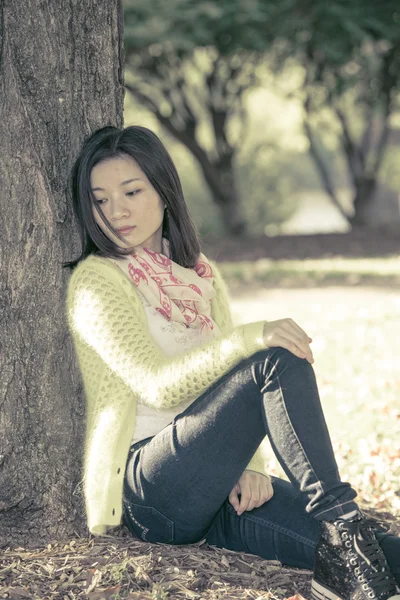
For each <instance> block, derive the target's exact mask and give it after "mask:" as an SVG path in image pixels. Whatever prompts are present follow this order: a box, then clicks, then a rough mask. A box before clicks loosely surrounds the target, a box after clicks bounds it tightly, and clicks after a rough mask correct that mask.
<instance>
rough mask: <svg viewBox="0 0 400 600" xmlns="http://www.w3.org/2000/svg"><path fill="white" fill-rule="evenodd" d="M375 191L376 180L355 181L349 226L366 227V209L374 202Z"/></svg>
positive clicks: (365, 178) (367, 222)
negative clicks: (352, 210)
mask: <svg viewBox="0 0 400 600" xmlns="http://www.w3.org/2000/svg"><path fill="white" fill-rule="evenodd" d="M375 191H376V179H375V178H374V179H372V178H368V177H364V178H362V179H359V180H358V181H357V185H356V190H355V195H354V201H353V208H354V214H353V216H352V217H350V219H349V221H350V224H351V225H352V226H353V227H354V226H356V227H368V226H369V225H370V223H369V219H368V216H367V215H368V209H369V207H370V204H371V203H372V202H373V201H374V197H375Z"/></svg>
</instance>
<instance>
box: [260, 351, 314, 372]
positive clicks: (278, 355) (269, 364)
mask: <svg viewBox="0 0 400 600" xmlns="http://www.w3.org/2000/svg"><path fill="white" fill-rule="evenodd" d="M252 358H253V362H254V364H260V363H262V367H263V373H264V374H265V375H266V374H267V373H268V372H269V371H271V369H272V368H275V369H276V368H277V369H278V370H282V369H291V370H298V369H300V370H308V369H312V367H311V365H310V363H309V362H308V360H307V359H305V358H300V357H298V356H296V355H295V354H293V352H290V350H287V349H286V348H282V347H280V346H276V347H273V348H265V350H261V351H259V352H257V353H256V354H254V355H253V357H252Z"/></svg>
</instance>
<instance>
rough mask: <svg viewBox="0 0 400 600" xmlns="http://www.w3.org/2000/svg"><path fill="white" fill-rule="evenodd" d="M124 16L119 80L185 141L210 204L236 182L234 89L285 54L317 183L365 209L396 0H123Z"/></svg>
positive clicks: (389, 101)
mask: <svg viewBox="0 0 400 600" xmlns="http://www.w3.org/2000/svg"><path fill="white" fill-rule="evenodd" d="M125 20H126V40H125V46H126V55H127V65H128V66H129V71H128V77H127V80H128V85H127V89H128V90H129V91H131V93H133V94H135V97H136V98H137V99H139V101H140V102H142V103H143V104H144V105H146V106H147V108H148V109H149V110H151V111H152V112H153V113H154V114H155V115H156V116H157V118H158V119H159V121H160V122H161V123H162V125H163V126H164V127H166V128H167V129H168V130H169V131H170V133H172V134H173V135H175V136H176V137H177V139H179V140H180V141H181V142H182V143H183V144H185V145H186V146H187V147H188V148H189V150H190V151H191V152H192V153H193V155H194V156H195V158H196V159H197V160H198V161H199V164H200V166H201V168H202V171H203V174H204V177H205V179H206V181H207V183H208V185H209V186H210V191H211V194H212V196H213V198H214V200H215V201H216V203H217V204H218V205H219V206H220V207H223V206H224V204H229V202H230V201H231V202H233V200H230V198H231V199H232V198H235V192H236V191H237V186H236V182H235V180H234V176H233V173H232V168H233V167H232V164H233V161H234V157H235V156H236V153H237V149H238V145H239V143H240V142H241V141H242V139H243V137H244V134H245V131H246V117H247V116H248V115H247V114H246V107H245V95H246V93H247V92H248V91H249V90H250V89H251V88H254V87H255V86H257V85H259V84H260V81H261V79H262V75H263V74H265V72H268V70H269V69H272V70H273V71H275V72H276V73H282V72H286V71H285V69H287V67H288V66H289V67H290V65H292V64H296V65H301V66H302V69H303V76H302V78H301V79H300V80H299V82H298V85H297V87H294V88H290V86H289V87H288V86H287V82H286V81H284V84H283V88H285V91H286V92H287V93H289V94H297V95H298V97H299V98H300V100H301V102H302V103H303V106H304V131H305V134H306V135H307V137H308V139H309V144H310V152H311V155H312V157H313V159H314V161H315V164H316V166H317V168H318V171H319V174H320V176H321V178H322V182H323V184H324V186H325V189H326V191H327V192H328V194H329V195H330V197H331V199H332V201H333V202H334V203H335V205H336V206H337V208H338V209H339V210H340V211H341V212H342V214H343V216H345V217H346V218H348V219H349V220H352V221H354V222H357V219H358V221H359V222H363V219H364V220H365V218H366V215H363V214H362V213H363V208H364V205H366V204H368V202H369V201H370V200H371V199H372V198H373V196H374V194H375V192H376V183H377V178H378V173H379V169H380V166H381V162H382V159H383V154H384V150H385V147H386V143H387V137H388V130H389V125H388V123H389V117H390V114H391V112H392V111H393V110H394V108H395V107H396V102H397V95H398V87H399V78H400V68H399V66H400V27H399V23H400V10H399V9H398V7H397V3H396V2H394V1H393V0H388V1H387V2H385V3H384V4H383V5H382V3H376V2H375V1H374V0H366V1H361V0H354V1H352V2H348V1H347V0H335V1H334V2H329V3H328V2H326V1H325V0H313V1H312V2H311V1H310V0H284V1H278V0H270V1H269V2H265V1H264V0H252V1H251V2H243V1H242V0H232V1H228V0H218V1H216V0H214V1H212V0H209V1H204V2H198V1H195V0H171V2H168V3H165V2H162V1H161V0H147V1H146V2H145V1H144V0H139V1H135V2H133V1H132V0H126V1H125ZM263 67H265V69H263ZM327 107H329V109H330V113H331V114H330V117H329V120H330V123H331V122H332V116H333V118H334V120H335V122H336V124H335V132H334V133H335V135H336V136H337V137H338V139H339V142H340V145H341V150H342V153H343V156H344V158H345V160H346V164H347V168H348V173H349V177H350V180H351V183H352V185H353V187H354V190H355V196H354V205H355V212H356V214H355V216H354V218H352V217H351V216H349V215H348V214H347V213H346V212H345V211H344V210H343V209H342V207H341V204H340V202H339V200H338V195H337V191H336V189H335V179H334V176H333V174H332V172H331V171H330V168H329V166H330V165H329V162H328V161H326V160H324V156H323V153H321V146H320V145H319V144H318V136H317V135H316V130H317V129H318V128H320V127H321V126H325V123H321V120H320V117H321V115H322V114H324V113H326V112H327ZM225 218H226V213H225ZM237 220H240V216H238V217H237Z"/></svg>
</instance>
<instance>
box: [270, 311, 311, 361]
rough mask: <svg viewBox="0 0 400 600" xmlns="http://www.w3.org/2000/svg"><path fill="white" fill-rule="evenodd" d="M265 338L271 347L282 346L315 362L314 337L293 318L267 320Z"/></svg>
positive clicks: (300, 356)
mask: <svg viewBox="0 0 400 600" xmlns="http://www.w3.org/2000/svg"><path fill="white" fill-rule="evenodd" d="M263 339H264V343H265V344H266V345H267V346H268V347H269V348H274V347H276V346H280V347H281V348H286V350H289V351H290V352H291V353H292V354H295V356H298V357H299V358H306V359H307V360H308V362H309V363H313V362H314V357H313V353H312V351H311V348H310V342H312V339H311V338H310V337H308V335H307V334H306V332H305V331H303V330H302V328H301V327H299V326H298V325H297V323H295V322H294V321H293V319H279V320H278V321H267V322H266V323H265V325H264V332H263Z"/></svg>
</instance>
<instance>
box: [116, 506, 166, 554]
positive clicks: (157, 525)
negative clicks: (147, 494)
mask: <svg viewBox="0 0 400 600" xmlns="http://www.w3.org/2000/svg"><path fill="white" fill-rule="evenodd" d="M124 513H125V519H124V520H125V522H126V526H127V527H128V529H129V531H130V532H131V533H133V534H134V535H136V536H137V537H138V538H140V539H142V540H144V541H145V542H151V543H155V542H158V543H160V544H169V543H170V542H172V541H173V539H174V522H173V521H171V519H168V517H166V516H165V515H163V514H162V513H160V511H158V510H157V509H156V508H154V507H153V506H143V505H142V504H134V503H133V502H129V501H128V500H124Z"/></svg>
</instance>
